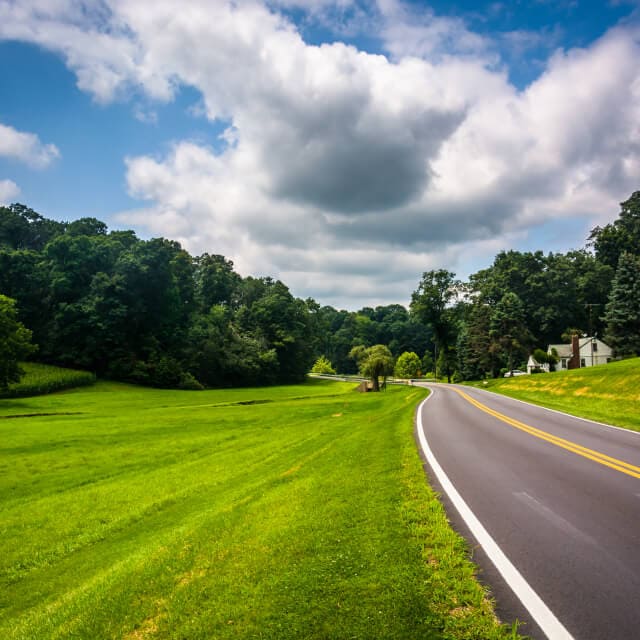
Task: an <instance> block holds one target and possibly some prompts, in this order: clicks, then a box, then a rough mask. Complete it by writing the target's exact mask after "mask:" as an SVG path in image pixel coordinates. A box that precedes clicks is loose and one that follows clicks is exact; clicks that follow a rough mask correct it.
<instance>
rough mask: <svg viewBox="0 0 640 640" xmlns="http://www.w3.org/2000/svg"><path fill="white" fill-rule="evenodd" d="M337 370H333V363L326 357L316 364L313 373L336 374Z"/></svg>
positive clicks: (312, 369) (321, 357) (322, 357)
mask: <svg viewBox="0 0 640 640" xmlns="http://www.w3.org/2000/svg"><path fill="white" fill-rule="evenodd" d="M335 372H336V370H335V369H334V368H333V365H332V364H331V361H330V360H329V359H328V358H326V357H325V356H320V357H319V358H318V359H317V360H316V361H315V363H314V365H313V367H311V373H331V374H333V373H335Z"/></svg>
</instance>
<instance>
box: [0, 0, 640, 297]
mask: <svg viewBox="0 0 640 640" xmlns="http://www.w3.org/2000/svg"><path fill="white" fill-rule="evenodd" d="M283 6H285V7H290V6H296V7H298V8H300V7H302V8H303V9H307V10H310V11H315V12H325V14H326V12H327V11H329V9H330V8H331V7H333V8H334V9H335V8H336V4H334V3H330V2H327V1H325V0H313V1H309V2H307V1H304V2H303V1H302V0H298V1H297V2H294V1H293V0H291V1H285V0H280V2H273V3H271V4H270V5H269V6H266V5H264V4H262V3H259V2H253V1H237V2H234V3H226V2H216V3H211V2H209V1H205V0H190V1H189V2H187V3H185V2H177V0H165V1H164V2H162V3H157V4H156V5H154V10H153V11H149V10H148V4H147V3H146V2H142V1H141V0H140V1H132V0H126V1H125V0H109V1H107V0H105V1H104V2H102V3H100V4H95V3H91V4H87V5H85V4H83V3H82V2H80V1H79V0H58V1H57V2H56V3H51V2H31V3H28V2H20V3H19V4H18V3H13V2H9V3H8V2H0V37H2V36H3V37H13V38H20V39H24V40H29V41H33V42H37V43H38V44H40V45H42V46H46V47H48V48H50V49H53V50H56V51H57V52H59V53H60V54H61V55H63V56H64V57H65V59H66V61H67V64H68V65H69V67H70V68H72V69H73V70H74V71H75V72H76V74H77V78H78V84H79V86H80V87H81V88H82V89H84V90H86V91H88V92H90V93H91V94H92V95H93V96H94V97H95V99H96V100H99V101H102V102H108V101H110V100H115V99H121V98H122V96H123V95H126V94H127V93H128V92H131V91H134V92H142V93H144V94H145V95H146V96H147V97H149V98H152V99H155V100H164V101H167V100H171V99H172V97H173V96H174V94H175V92H176V89H177V87H179V86H181V85H188V86H191V87H195V88H196V89H197V90H199V91H200V93H201V95H202V101H203V104H204V112H205V113H206V117H207V118H209V119H210V120H212V121H213V120H218V119H219V120H223V121H225V122H227V123H228V129H227V131H226V133H225V135H224V144H223V149H222V151H220V150H217V151H214V150H213V149H211V148H207V147H204V146H202V145H198V144H195V143H193V142H190V141H177V142H176V143H175V145H174V146H173V148H172V149H171V150H170V151H169V152H168V153H167V154H166V155H164V156H156V157H151V156H144V157H131V158H128V159H127V163H126V166H127V169H126V171H127V183H128V188H129V190H130V192H131V193H132V194H133V195H135V196H136V197H137V198H140V199H143V200H147V201H148V202H149V205H148V206H147V207H145V208H142V209H140V210H137V211H130V212H123V213H122V214H121V219H122V220H124V221H126V222H127V223H128V224H136V225H139V226H141V227H145V228H147V229H148V230H150V231H151V232H153V233H162V234H165V235H168V236H171V237H175V238H178V239H181V240H182V241H183V242H184V243H185V244H186V245H187V246H188V247H189V248H190V249H191V250H192V251H204V250H208V251H215V252H219V253H224V254H225V255H228V256H229V257H231V258H232V259H234V261H235V262H236V265H237V266H238V267H239V268H241V269H242V270H243V271H245V272H247V273H264V274H273V275H277V276H279V277H282V278H284V279H285V281H287V282H288V283H289V284H291V285H292V287H293V288H294V290H295V292H296V293H297V294H298V295H314V294H315V295H318V296H320V297H321V300H322V301H327V302H333V303H337V304H345V305H347V306H357V305H358V304H359V303H360V302H364V301H367V302H370V303H371V302H372V301H380V302H382V301H385V300H387V301H389V300H394V301H406V300H407V298H408V295H409V293H410V291H411V288H412V287H413V286H415V283H416V282H417V279H418V278H419V275H420V273H421V271H423V270H425V269H428V268H433V267H438V266H447V267H450V268H456V267H457V266H460V265H461V264H462V261H463V260H464V259H465V258H467V259H468V256H469V255H471V254H474V255H478V254H482V252H486V254H487V255H489V252H492V251H495V250H497V249H499V248H500V246H501V245H506V244H507V243H508V242H511V241H512V240H513V238H515V237H521V236H522V235H523V234H525V233H526V232H527V230H528V229H531V228H532V227H534V226H536V225H540V224H544V223H545V222H546V223H549V224H551V223H552V221H554V220H557V219H558V218H575V219H576V220H578V219H581V218H580V217H581V216H582V217H583V218H582V222H581V224H582V225H583V226H584V225H585V224H586V222H585V221H586V220H588V221H592V222H593V221H596V220H597V216H598V215H609V216H610V215H611V214H612V213H615V211H616V203H617V202H618V201H619V200H621V199H622V198H624V197H625V196H626V195H628V193H630V192H631V191H633V190H635V189H637V188H638V184H637V180H638V175H640V130H639V127H640V65H638V61H639V60H640V55H639V54H640V47H639V37H638V33H637V32H636V31H634V30H633V29H632V28H631V27H626V28H622V27H621V28H617V29H613V30H611V31H610V32H609V33H607V34H606V35H605V36H604V37H603V38H601V39H600V40H599V41H597V42H595V43H593V44H592V45H591V46H590V47H588V48H587V49H582V50H571V51H562V50H558V51H557V52H556V53H555V54H554V55H553V56H552V57H551V58H550V59H549V60H548V62H547V65H546V68H545V70H544V72H543V73H542V74H541V75H540V77H539V78H538V79H537V80H536V81H535V82H533V83H532V84H531V85H530V86H529V87H527V88H525V89H518V88H516V87H514V86H513V85H512V84H510V83H509V81H508V79H507V74H506V72H505V70H504V69H503V68H501V66H500V64H499V61H497V60H496V58H495V54H491V55H489V54H488V53H487V52H488V51H490V50H491V48H490V47H489V46H488V45H487V42H486V39H484V38H479V37H476V36H474V34H472V33H471V32H469V31H468V30H467V29H466V28H465V26H464V24H463V23H461V22H460V21H451V20H445V19H441V18H438V17H437V16H435V15H433V13H429V14H425V15H423V16H422V19H417V18H416V16H415V12H412V11H409V10H407V9H406V8H404V7H403V5H401V4H399V3H398V2H395V1H391V0H387V1H385V2H382V1H381V2H379V3H378V6H377V9H376V12H375V16H374V18H375V20H374V22H375V24H376V25H377V28H378V29H379V36H380V40H381V42H384V43H386V46H387V49H388V52H389V55H388V56H384V55H372V54H369V53H364V52H362V51H359V50H357V49H356V48H355V47H353V46H348V45H346V44H343V43H340V42H336V43H333V44H324V45H322V46H310V45H308V44H307V43H305V41H304V40H303V38H302V36H301V34H300V33H299V31H298V30H297V28H296V27H295V25H294V24H293V23H291V22H290V21H289V20H288V19H287V18H286V17H284V15H283V14H281V13H279V11H278V9H279V8H280V7H283ZM346 6H347V4H346V3H339V4H338V7H337V8H338V9H340V10H344V9H345V7H346ZM356 14H357V12H356V13H355V14H354V13H353V12H352V15H356ZM323 15H324V14H323ZM79 16H80V17H79ZM369 17H370V18H371V16H369ZM161 124H162V123H161V122H160V125H161ZM575 244H577V243H575V242H574V246H575ZM541 248H544V247H541Z"/></svg>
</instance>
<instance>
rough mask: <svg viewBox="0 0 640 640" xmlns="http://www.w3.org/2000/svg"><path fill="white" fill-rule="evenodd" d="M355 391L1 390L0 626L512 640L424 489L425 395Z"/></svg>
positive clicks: (28, 633) (135, 639)
mask: <svg viewBox="0 0 640 640" xmlns="http://www.w3.org/2000/svg"><path fill="white" fill-rule="evenodd" d="M352 389H353V385H352V384H341V383H335V382H325V381H313V382H310V383H308V384H306V385H303V386H296V387H278V388H268V389H245V390H232V391H204V392H198V393H190V392H185V391H183V392H176V391H160V390H151V389H143V388H139V387H131V386H127V385H122V384H112V383H98V384H97V385H96V386H94V387H91V388H84V389H77V390H73V391H67V392H64V393H60V394H55V395H52V396H42V397H37V398H28V399H16V400H4V401H1V402H0V436H1V440H0V441H1V442H2V445H1V456H0V471H1V473H0V522H2V547H3V553H2V554H0V637H2V638H7V639H12V638H13V639H17V638H21V639H22V638H24V639H27V638H28V639H30V640H37V639H43V638H91V639H98V638H126V639H129V640H140V639H142V638H185V639H186V638H221V639H224V638H278V639H280V638H284V639H286V638H301V637H304V638H318V639H320V638H418V637H420V638H433V639H435V638H447V639H449V638H450V639H462V638H477V639H483V640H491V639H493V638H496V639H497V638H511V637H515V636H514V634H513V633H512V632H511V630H510V629H508V628H506V627H504V626H500V625H499V624H497V622H496V620H495V618H494V615H493V611H492V608H491V604H490V602H489V601H488V600H487V598H486V594H485V593H484V591H483V589H482V588H481V587H480V585H479V584H478V583H477V582H476V580H475V579H474V577H473V574H474V566H473V565H472V564H471V563H470V562H469V561H468V560H467V549H466V546H465V543H464V542H463V540H462V539H461V538H460V537H459V536H457V535H456V534H455V533H454V532H453V531H452V530H451V529H450V528H449V526H448V523H447V520H446V516H445V514H444V510H443V508H442V506H441V505H440V503H439V502H438V500H437V497H436V496H435V494H434V493H433V492H432V491H431V490H430V489H429V488H428V486H427V485H426V483H425V478H424V472H423V469H422V464H421V461H420V459H419V456H418V454H417V452H416V447H415V445H414V443H413V438H412V420H413V414H414V411H415V406H416V404H417V402H418V401H419V400H420V399H421V398H422V397H424V394H425V393H426V392H425V391H424V390H420V389H417V388H412V387H393V388H390V389H389V390H388V391H387V392H386V393H384V394H357V393H354V392H353V391H352ZM234 403H236V404H234ZM33 414H42V415H39V416H38V415H33ZM45 414H46V415H45ZM18 415H22V416H29V417H21V418H18V417H13V418H10V419H6V418H7V417H8V416H18ZM2 416H4V418H3V417H2Z"/></svg>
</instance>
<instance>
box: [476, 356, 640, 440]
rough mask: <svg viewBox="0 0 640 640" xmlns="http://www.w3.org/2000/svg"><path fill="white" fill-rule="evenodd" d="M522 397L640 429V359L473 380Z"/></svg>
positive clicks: (527, 400) (490, 387)
mask: <svg viewBox="0 0 640 640" xmlns="http://www.w3.org/2000/svg"><path fill="white" fill-rule="evenodd" d="M473 385H474V386H479V387H484V388H485V389H489V390H490V391H496V392H498V393H502V394H504V395H506V396H510V397H512V398H517V399H518V400H525V401H526V402H532V403H533V404H539V405H542V406H544V407H549V408H550V409H556V410H558V411H564V412H566V413H571V414H573V415H576V416H580V417H582V418H589V419H590V420H597V421H599V422H605V423H607V424H613V425H617V426H619V427H626V428H627V429H632V430H634V431H640V412H639V411H638V407H639V406H640V358H630V359H629V360H621V361H620V362H612V363H611V364H603V365H599V366H597V367H585V368H583V369H573V370H572V371H556V372H554V373H541V374H537V375H530V376H517V377H513V378H498V379H496V380H489V381H488V383H487V384H484V383H482V382H477V383H473Z"/></svg>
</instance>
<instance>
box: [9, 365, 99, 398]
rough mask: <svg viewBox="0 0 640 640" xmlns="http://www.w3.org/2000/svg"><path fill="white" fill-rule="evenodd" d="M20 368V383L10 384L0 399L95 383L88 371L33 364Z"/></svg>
mask: <svg viewBox="0 0 640 640" xmlns="http://www.w3.org/2000/svg"><path fill="white" fill-rule="evenodd" d="M20 366H21V367H22V369H23V370H24V375H23V376H22V378H20V382H17V383H15V384H11V385H9V388H8V389H6V390H4V391H0V398H24V397H27V396H36V395H40V394H43V393H51V392H53V391H60V390H62V389H72V388H74V387H83V386H87V385H91V384H93V383H94V382H95V381H96V377H95V376H94V375H93V373H89V372H88V371H77V370H76V369H63V368H62V367H52V366H50V365H47V364H37V363H35V362H23V363H21V364H20Z"/></svg>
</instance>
